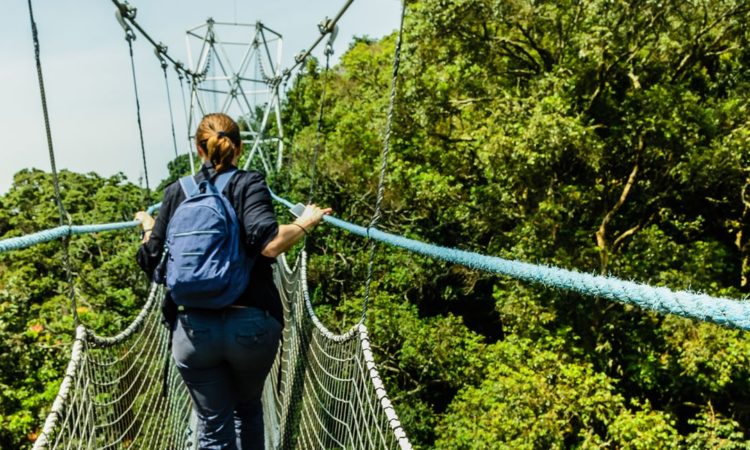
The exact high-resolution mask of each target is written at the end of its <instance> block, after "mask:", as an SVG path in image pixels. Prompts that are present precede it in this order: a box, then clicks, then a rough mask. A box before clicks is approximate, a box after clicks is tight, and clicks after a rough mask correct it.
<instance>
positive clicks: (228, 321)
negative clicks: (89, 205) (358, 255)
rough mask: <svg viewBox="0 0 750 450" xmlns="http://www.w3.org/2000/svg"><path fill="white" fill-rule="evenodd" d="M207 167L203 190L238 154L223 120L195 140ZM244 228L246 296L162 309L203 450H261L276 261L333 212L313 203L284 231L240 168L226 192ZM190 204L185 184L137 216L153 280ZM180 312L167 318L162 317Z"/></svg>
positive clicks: (260, 184) (275, 319)
mask: <svg viewBox="0 0 750 450" xmlns="http://www.w3.org/2000/svg"><path fill="white" fill-rule="evenodd" d="M195 142H196V145H197V148H198V154H199V156H200V157H201V159H202V160H203V166H202V167H201V170H200V172H199V173H197V174H196V175H195V181H196V183H197V184H200V182H201V181H204V180H207V179H208V180H213V178H214V176H216V174H218V173H222V172H225V171H227V170H232V169H235V167H236V164H237V161H238V159H239V157H240V153H241V149H242V147H241V141H240V130H239V127H238V126H237V124H236V123H235V122H234V121H233V120H232V119H231V118H230V117H229V116H227V115H225V114H208V115H207V116H205V117H204V118H203V120H202V121H201V123H200V125H199V126H198V130H197V131H196V134H195ZM223 194H224V195H225V196H226V198H227V199H228V200H229V203H230V204H231V205H232V207H233V208H234V211H235V212H236V215H237V218H238V220H239V223H240V234H241V237H242V242H243V243H244V245H245V252H246V254H247V258H248V260H249V261H250V262H253V261H254V263H253V264H252V269H250V270H251V273H250V281H249V284H248V287H247V289H246V290H245V292H244V293H243V294H242V295H240V297H239V298H237V300H236V301H234V303H233V304H231V305H230V306H229V307H227V308H224V309H220V310H209V309H197V308H184V307H179V308H177V307H176V305H174V303H172V302H171V299H170V298H169V296H168V295H167V297H168V298H167V299H166V303H165V308H164V309H165V311H169V310H172V311H175V310H176V318H175V320H171V321H170V322H171V324H170V326H171V327H172V331H173V338H172V357H173V358H174V361H175V363H176V365H177V368H178V369H179V371H180V374H181V376H182V378H183V380H184V381H185V384H186V385H187V388H188V390H189V392H190V395H191V397H192V399H193V408H194V409H195V412H196V414H197V416H198V418H199V419H200V421H201V427H200V430H201V434H200V438H199V448H201V449H217V450H218V449H242V450H249V449H262V448H264V437H263V412H262V407H261V400H260V399H261V392H262V389H263V383H264V380H265V378H266V375H267V374H268V372H269V371H270V369H271V364H272V363H273V359H274V356H275V355H276V350H277V349H278V345H279V339H280V336H281V329H282V323H283V316H282V307H281V300H280V297H279V294H278V292H277V291H276V287H275V286H274V284H273V280H272V269H271V264H272V263H273V262H274V258H275V257H276V256H278V255H280V254H281V253H283V252H285V251H286V250H287V249H289V248H290V247H291V246H292V245H294V244H295V243H296V242H298V241H299V240H300V239H302V237H303V236H304V235H305V233H307V232H309V231H311V230H312V229H313V228H314V227H315V226H316V225H317V224H318V223H320V221H321V219H322V218H323V215H325V214H330V212H331V209H330V208H325V209H322V208H319V207H317V206H315V205H308V206H307V207H306V208H305V210H304V212H303V213H302V214H301V215H300V217H298V218H297V219H296V220H295V221H294V222H293V223H291V224H288V225H279V224H278V223H277V221H276V217H275V215H274V210H273V205H272V204H271V196H270V193H269V191H268V187H267V186H266V183H265V180H264V178H263V176H262V175H261V174H259V173H258V172H254V171H250V172H246V171H242V170H237V171H236V172H235V173H234V174H233V175H232V177H231V179H230V181H229V182H228V183H227V185H226V187H225V188H224V190H223ZM184 200H185V194H184V193H183V190H182V189H181V187H180V183H172V184H171V185H169V186H167V188H166V189H165V191H164V201H163V202H162V206H161V209H160V212H159V215H158V217H157V218H156V220H154V219H153V218H152V217H151V216H150V215H148V214H147V213H146V212H143V211H141V212H139V213H138V214H136V219H137V220H140V221H141V225H142V227H143V242H142V245H141V247H140V248H139V249H138V254H137V260H138V264H139V265H140V266H141V267H142V268H143V270H144V271H146V273H147V274H148V275H149V276H153V273H154V270H155V269H156V266H157V265H158V263H159V261H160V260H161V256H162V250H163V247H164V240H165V236H166V233H167V225H168V224H169V220H170V218H171V217H172V216H173V214H174V212H175V210H176V209H177V207H178V206H179V205H180V203H182V202H183V201H184ZM170 315H172V316H174V315H175V314H168V313H165V317H167V318H168V319H169V316H170Z"/></svg>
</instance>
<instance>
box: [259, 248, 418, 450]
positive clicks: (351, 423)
mask: <svg viewBox="0 0 750 450" xmlns="http://www.w3.org/2000/svg"><path fill="white" fill-rule="evenodd" d="M306 261H307V255H306V254H305V252H301V254H300V256H299V257H298V259H297V261H296V264H295V266H294V268H290V267H289V265H288V263H287V261H286V258H285V257H284V256H283V255H282V256H281V257H279V258H278V264H277V265H276V267H275V270H274V278H275V281H276V285H277V287H278V289H279V293H280V295H281V297H282V303H283V305H284V321H285V327H284V336H283V341H282V346H281V349H280V350H279V353H278V355H277V357H276V361H275V363H274V367H273V369H272V371H271V375H270V376H269V377H268V379H267V380H266V387H265V391H264V392H265V395H264V400H265V403H264V407H265V409H266V417H269V416H273V414H272V413H271V411H269V410H271V409H273V410H275V419H271V420H266V434H267V435H269V436H267V438H266V439H267V442H278V443H279V445H281V447H282V448H299V449H308V448H309V449H319V448H347V449H349V448H352V449H375V448H377V449H381V448H386V449H390V448H392V449H411V445H410V443H409V440H408V439H407V437H406V434H405V432H404V430H403V428H402V427H401V423H400V422H399V420H398V416H397V414H396V411H395V409H394V408H393V405H392V404H391V402H390V400H389V399H388V396H387V393H386V390H385V387H384V386H383V383H382V381H381V380H380V376H379V375H378V371H377V368H376V365H375V362H374V359H373V355H372V351H371V350H370V343H369V338H368V335H367V328H366V327H365V326H364V325H362V324H359V325H355V326H353V327H352V328H351V329H349V330H348V331H347V332H345V333H344V334H335V333H333V332H331V331H330V330H328V329H327V328H326V327H325V326H324V325H323V324H322V323H321V321H320V320H319V319H318V317H317V316H316V315H315V312H314V310H313V307H312V304H311V302H310V297H309V294H308V290H307V267H306ZM271 402H272V403H271Z"/></svg>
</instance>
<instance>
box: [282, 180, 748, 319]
mask: <svg viewBox="0 0 750 450" xmlns="http://www.w3.org/2000/svg"><path fill="white" fill-rule="evenodd" d="M271 196H272V197H273V198H274V200H276V201H278V202H280V203H283V204H284V205H286V206H288V207H291V206H292V203H291V202H289V201H288V200H286V199H284V198H282V197H279V196H278V195H276V194H274V193H273V192H271ZM323 220H324V221H326V222H328V223H330V224H331V225H334V226H336V227H339V228H342V229H344V230H347V231H349V232H351V233H353V234H356V235H358V236H362V237H368V236H369V237H371V238H372V239H375V240H377V241H380V242H384V243H386V244H389V245H393V246H395V247H399V248H402V249H405V250H409V251H411V252H414V253H419V254H422V255H425V256H430V257H433V258H437V259H441V260H443V261H448V262H452V263H456V264H461V265H464V266H467V267H471V268H473V269H477V270H482V271H486V272H492V273H497V274H502V275H507V276H510V277H513V278H517V279H520V280H524V281H530V282H533V283H538V284H541V285H544V286H547V287H553V288H558V289H564V290H567V291H572V292H576V293H579V294H583V295H587V296H593V297H602V298H606V299H608V300H613V301H617V302H620V303H628V304H633V305H636V306H639V307H641V308H644V309H650V310H654V311H658V312H661V313H671V314H677V315H679V316H683V317H688V318H691V319H697V320H701V321H708V322H714V323H718V324H720V325H725V326H729V327H735V328H740V329H743V330H750V302H746V301H739V300H733V299H728V298H720V297H712V296H710V295H706V294H700V293H696V292H689V291H672V290H670V289H668V288H664V287H653V286H649V285H646V284H642V283H635V282H632V281H624V280H620V279H618V278H614V277H606V276H600V275H592V274H588V273H581V272H576V271H573V270H567V269H561V268H558V267H552V266H544V265H537V264H529V263H525V262H521V261H514V260H508V259H503V258H499V257H495V256H487V255H482V254H479V253H474V252H468V251H464V250H457V249H453V248H447V247H440V246H438V245H433V244H428V243H425V242H420V241H417V240H414V239H408V238H405V237H403V236H398V235H394V234H390V233H386V232H384V231H380V230H378V229H376V228H365V227H362V226H359V225H354V224H352V223H349V222H346V221H344V220H341V219H337V218H335V217H332V216H324V217H323Z"/></svg>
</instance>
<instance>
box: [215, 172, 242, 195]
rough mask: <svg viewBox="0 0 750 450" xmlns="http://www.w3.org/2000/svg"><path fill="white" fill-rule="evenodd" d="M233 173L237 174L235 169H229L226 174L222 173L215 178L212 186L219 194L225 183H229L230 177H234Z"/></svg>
mask: <svg viewBox="0 0 750 450" xmlns="http://www.w3.org/2000/svg"><path fill="white" fill-rule="evenodd" d="M235 173H237V169H235V168H231V169H229V170H227V171H226V172H222V173H220V174H219V175H217V176H216V178H215V179H214V186H216V190H217V191H219V193H222V192H223V191H224V187H226V185H227V183H229V180H231V179H232V175H234V174H235Z"/></svg>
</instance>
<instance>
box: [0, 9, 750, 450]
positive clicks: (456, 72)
mask: <svg viewBox="0 0 750 450" xmlns="http://www.w3.org/2000/svg"><path fill="white" fill-rule="evenodd" d="M748 17H750V4H748V3H747V2H744V1H732V0H696V1H685V0H675V1H671V0H661V1H655V0H653V1H652V0H642V1H617V0H590V1H572V0H570V1H564V0H558V1H530V0H512V1H492V0H457V1H456V0H454V1H448V0H418V1H409V2H408V4H407V16H406V22H405V34H404V37H403V41H404V47H403V54H402V61H401V68H400V74H399V81H398V89H397V96H396V111H395V119H394V124H393V127H394V128H393V136H392V140H391V152H390V156H389V160H388V170H387V177H386V195H385V199H384V203H383V208H384V212H383V214H384V215H383V219H382V222H381V224H380V228H382V229H383V230H385V231H388V232H392V233H397V234H400V235H404V236H407V237H410V238H415V239H419V240H423V241H428V242H433V243H436V244H439V245H443V246H447V247H453V248H460V249H464V250H471V251H476V252H479V253H483V254H488V255H495V256H501V257H504V258H508V259H515V260H521V261H525V262H531V263H540V264H550V265H554V266H559V267H564V268H569V269H576V270H580V271H584V272H591V273H597V274H611V275H614V276H617V277H619V278H622V279H632V280H637V281H640V282H644V283H648V284H651V285H655V286H666V287H669V288H672V289H691V290H696V291H701V292H706V293H708V294H711V295H717V296H725V297H732V298H741V297H743V296H744V295H746V293H747V292H748V290H750V280H749V279H748V277H749V276H750V244H749V243H750V199H748V195H750V194H748V186H749V185H750V176H749V175H748V173H749V169H750V116H749V115H748V112H749V111H748V107H749V106H750V105H749V101H750V95H749V94H750V45H748V44H750V42H748V41H749V40H750V29H749V28H748V27H749V26H750V25H748V20H747V19H748ZM395 41H396V35H395V34H394V35H391V36H387V37H385V38H382V39H370V38H362V39H356V40H355V41H354V42H352V44H351V46H350V48H349V49H348V51H347V52H346V53H345V54H343V55H342V56H341V60H340V62H339V63H338V64H337V65H336V66H334V67H332V68H331V69H330V70H328V71H326V70H325V69H324V68H323V65H322V64H319V62H318V61H316V60H314V59H311V60H309V61H308V62H307V64H306V66H305V69H304V72H303V73H302V74H300V76H298V77H296V78H295V79H294V81H293V83H290V86H291V87H290V89H289V91H288V92H287V95H286V102H285V105H284V110H283V116H284V117H283V119H284V120H283V121H284V123H285V126H286V128H285V130H284V131H285V136H287V137H288V139H289V141H290V142H289V145H288V148H290V151H289V152H288V154H287V160H286V161H285V167H286V169H285V170H284V171H283V172H281V173H280V174H278V175H272V176H269V183H270V184H271V186H272V187H273V188H274V190H275V191H277V192H279V193H281V194H283V195H284V196H285V197H287V198H290V199H295V200H304V199H306V198H307V196H308V194H309V193H310V192H311V191H312V192H313V193H314V196H313V198H314V200H315V202H316V203H318V204H322V205H330V206H332V207H333V208H334V210H335V214H336V215H337V216H339V217H341V218H343V219H346V220H348V221H351V222H355V223H358V224H366V223H368V222H369V220H370V217H371V215H372V211H373V206H374V204H375V195H376V187H377V182H378V176H377V171H378V170H379V163H380V153H381V150H382V146H383V137H384V136H383V132H384V129H385V120H386V111H387V107H388V93H389V89H390V79H391V65H392V58H393V50H394V43H395ZM324 90H325V96H323V95H322V93H323V91H324ZM321 99H323V102H324V104H323V105H322V106H323V115H322V117H323V122H322V127H321V130H320V132H318V131H317V128H318V126H317V119H318V116H319V112H320V107H321V104H320V102H321ZM316 149H317V150H318V152H317V153H318V157H317V160H316V161H315V163H314V164H313V158H314V154H315V153H316V151H315V150H316ZM313 166H314V167H315V168H316V173H315V174H314V175H313V174H312V173H311V168H312V167H313ZM173 169H174V171H176V172H177V171H180V170H184V169H185V164H184V161H175V163H174V164H173ZM176 176H177V174H176V173H173V174H172V176H171V179H174V178H175V177H176ZM313 179H314V181H315V183H314V186H312V189H311V184H312V181H313ZM62 182H63V188H62V192H63V194H64V198H63V202H64V203H65V205H66V207H67V209H68V211H69V212H70V213H71V215H72V217H73V222H74V223H98V222H107V221H119V220H130V219H131V218H132V216H133V213H134V212H135V211H136V210H137V209H140V208H141V207H142V206H143V205H142V203H143V195H144V194H143V191H142V190H141V189H140V188H138V187H137V186H134V185H132V184H128V183H126V182H125V180H124V179H123V178H122V177H121V176H115V177H112V178H109V179H107V178H102V177H99V176H97V175H95V174H73V173H69V172H63V174H62ZM164 186H165V184H164V183H162V185H161V187H160V189H163V187H164ZM156 195H157V196H158V195H159V194H158V193H157V194H156ZM52 199H53V194H52V185H51V177H50V176H49V175H47V174H44V173H41V172H38V171H23V172H20V173H19V174H18V175H17V176H16V179H15V180H14V185H13V187H12V188H11V190H10V192H9V193H8V194H6V195H4V196H3V197H2V198H0V203H1V205H0V206H2V208H0V237H3V238H5V237H12V236H18V235H22V234H25V233H29V232H33V231H37V230H40V229H45V228H50V227H53V226H56V225H57V224H58V223H57V220H58V218H57V211H56V209H55V205H54V203H53V200H52ZM137 242H138V239H137V234H136V233H130V232H123V233H113V234H107V235H106V237H105V236H103V235H101V236H99V235H93V236H89V237H80V238H75V239H73V240H72V241H71V260H72V261H73V263H74V272H75V287H76V291H77V292H78V295H79V297H80V299H81V300H79V308H83V309H82V310H80V311H79V314H81V315H82V317H84V320H86V321H87V323H89V324H90V325H93V326H95V327H97V329H100V330H102V331H105V332H106V331H110V332H115V331H117V330H119V329H121V328H122V325H123V324H126V323H127V321H128V319H129V318H130V317H132V316H133V314H135V313H136V312H137V310H138V308H139V306H140V305H141V302H142V299H143V292H142V289H145V284H146V282H145V280H144V279H143V277H142V275H140V273H139V271H138V270H136V268H135V264H134V261H133V255H134V253H135V249H136V246H137ZM307 245H308V251H309V253H310V254H311V256H310V267H309V273H308V277H309V281H308V282H309V285H310V290H311V293H312V294H313V299H314V302H315V305H316V311H317V312H318V314H319V315H320V316H321V318H322V319H323V321H324V322H325V323H326V324H327V325H329V326H330V327H331V328H337V327H338V328H339V329H340V330H344V329H346V328H348V327H349V326H351V325H352V324H353V323H355V322H356V320H357V318H358V317H359V314H360V313H361V308H362V298H363V294H364V292H363V290H364V279H365V273H366V263H367V258H368V247H367V245H366V242H365V241H363V240H361V239H358V238H354V237H352V236H350V235H348V234H346V233H345V232H344V231H341V230H339V229H335V228H333V227H326V228H323V227H321V228H319V229H318V230H317V231H316V232H315V233H314V234H312V235H311V236H310V237H309V239H308V244H307ZM60 252H61V246H60V244H59V242H52V243H48V244H42V245H39V246H36V247H33V248H29V249H26V250H21V251H17V252H12V253H8V254H3V255H0V292H1V297H0V350H1V351H0V368H2V370H0V447H1V448H24V447H28V446H29V445H30V442H31V440H32V439H33V437H34V433H35V432H37V430H38V428H39V426H40V424H41V422H42V418H43V417H44V413H45V412H46V410H47V408H48V406H49V404H51V401H52V399H53V398H54V395H55V392H56V388H57V386H58V385H59V380H60V378H61V373H62V370H63V367H64V363H65V358H66V355H65V352H63V351H61V349H67V348H68V347H69V342H70V338H71V335H72V319H71V317H70V311H68V310H66V308H68V306H67V305H69V301H68V300H67V294H66V292H67V291H66V290H67V286H66V282H65V280H66V277H65V273H64V268H63V267H62V265H60V258H61V255H60ZM375 262H376V264H375V269H376V277H375V278H376V282H375V283H374V285H373V298H372V299H371V302H370V304H369V311H368V316H367V317H368V318H367V327H368V329H369V332H370V334H371V343H372V346H373V350H374V352H375V357H376V361H377V362H378V367H379V370H380V373H381V375H382V376H383V377H384V380H385V382H386V387H387V388H388V392H389V396H390V397H391V399H392V400H393V403H394V405H395V407H396V409H397V412H398V414H399V416H400V419H401V421H402V423H403V424H404V427H405V429H406V432H407V434H408V435H409V437H410V439H411V440H412V443H413V444H414V446H415V448H445V449H455V448H477V449H480V448H481V449H484V448H493V449H495V448H496V449H540V450H541V449H551V448H556V449H562V448H579V449H604V448H611V449H654V448H674V449H707V448H717V449H719V448H721V449H744V448H750V413H749V412H750V408H748V405H750V373H749V372H750V364H749V363H750V338H748V335H747V333H745V332H742V331H738V330H733V329H728V328H722V327H720V326H717V325H713V324H708V323H701V322H697V321H691V320H688V319H683V318H680V317H677V316H671V315H659V314H656V313H653V312H649V311H645V310H640V309H638V308H635V307H632V306H627V305H622V304H618V303H613V302H610V301H606V300H603V299H599V298H590V297H584V296H580V295H577V294H573V293H568V292H563V291H558V290H551V289H546V288H543V287H539V286H535V285H532V284H528V283H523V282H519V281H516V280H512V279H509V278H505V277H500V276H496V275H492V274H487V273H482V272H478V271H474V270H470V269H467V268H465V267H461V266H456V265H452V264H448V263H444V262H439V261H435V260H431V259H428V258H425V257H422V256H417V255H414V254H410V253H407V252H406V251H402V250H398V249H395V248H391V247H385V246H378V248H377V251H376V261H375ZM133 286H136V289H133Z"/></svg>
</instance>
